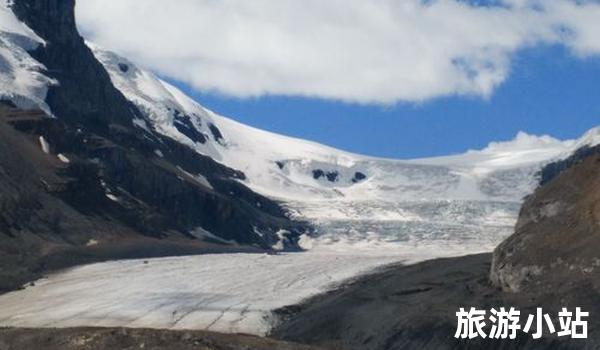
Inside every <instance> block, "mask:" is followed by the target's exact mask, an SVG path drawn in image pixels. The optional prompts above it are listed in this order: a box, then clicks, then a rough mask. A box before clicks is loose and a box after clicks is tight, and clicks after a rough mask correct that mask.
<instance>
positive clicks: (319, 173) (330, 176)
mask: <svg viewBox="0 0 600 350" xmlns="http://www.w3.org/2000/svg"><path fill="white" fill-rule="evenodd" d="M312 174H313V179H315V180H318V179H320V178H322V177H325V178H326V179H327V181H329V182H336V181H337V180H338V177H339V173H338V172H337V171H327V172H325V171H323V170H321V169H315V170H313V171H312Z"/></svg>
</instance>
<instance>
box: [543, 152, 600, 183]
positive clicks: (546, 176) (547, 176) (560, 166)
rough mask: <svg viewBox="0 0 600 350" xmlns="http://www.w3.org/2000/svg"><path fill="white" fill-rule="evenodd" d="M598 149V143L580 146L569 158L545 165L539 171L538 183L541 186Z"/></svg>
mask: <svg viewBox="0 0 600 350" xmlns="http://www.w3.org/2000/svg"><path fill="white" fill-rule="evenodd" d="M599 150H600V145H598V146H594V147H588V146H586V147H582V148H580V149H578V150H577V151H575V153H574V154H573V155H572V156H570V157H569V158H567V159H564V160H561V161H558V162H554V163H550V164H548V165H546V166H545V167H544V168H543V169H542V170H541V171H540V185H541V186H543V185H545V184H547V183H548V182H550V181H552V180H553V179H554V178H556V177H557V176H558V175H560V174H561V173H562V172H563V171H565V170H567V169H569V168H571V167H572V166H574V165H575V164H577V163H579V162H581V161H583V160H584V159H585V158H587V157H589V156H591V155H593V154H594V153H598V151H599Z"/></svg>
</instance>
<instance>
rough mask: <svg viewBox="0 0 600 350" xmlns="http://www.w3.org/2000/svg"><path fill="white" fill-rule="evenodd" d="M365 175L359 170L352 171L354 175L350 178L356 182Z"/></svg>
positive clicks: (364, 177) (365, 176)
mask: <svg viewBox="0 0 600 350" xmlns="http://www.w3.org/2000/svg"><path fill="white" fill-rule="evenodd" d="M366 178H367V175H365V174H363V173H361V172H360V171H357V172H355V173H354V177H353V178H352V182H353V183H358V182H361V181H362V180H364V179H366Z"/></svg>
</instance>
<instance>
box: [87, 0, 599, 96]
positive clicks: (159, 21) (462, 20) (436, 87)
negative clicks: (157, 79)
mask: <svg viewBox="0 0 600 350" xmlns="http://www.w3.org/2000/svg"><path fill="white" fill-rule="evenodd" d="M473 3H474V1H466V0H462V1H459V0H427V1H425V0H378V1H364V0H326V1H323V0H253V1H247V0H219V1H216V0H178V1H164V0H144V1H139V0H84V1H79V2H78V3H77V16H78V22H79V26H80V28H81V29H82V30H83V32H84V33H85V35H86V36H87V37H88V38H89V39H90V40H92V41H95V42H96V43H98V44H100V45H102V46H104V47H106V48H109V49H112V50H115V51H117V52H119V53H122V54H124V55H127V56H128V57H130V58H132V59H133V60H134V61H137V62H138V63H140V64H141V65H143V66H146V67H148V68H150V69H152V70H154V71H156V72H158V73H159V74H162V75H166V76H169V77H172V78H174V79H178V80H181V81H183V82H186V83H188V84H189V85H191V86H193V87H194V88H196V89H198V90H201V91H216V92H219V93H223V94H226V95H231V96H236V97H251V96H262V95H266V94H276V95H297V96H311V97H319V98H325V99H337V100H343V101H349V102H358V103H377V104H392V103H396V102H399V101H423V100H427V99H431V98H435V97H440V96H448V95H473V96H482V97H487V96H489V95H490V94H492V93H493V91H494V89H495V88H496V87H498V86H499V85H500V84H501V83H502V82H504V81H505V80H506V79H507V78H508V76H509V73H510V66H511V58H512V56H513V55H514V54H515V53H516V52H517V51H518V50H520V49H523V48H527V47H532V46H535V45H541V44H560V45H564V46H566V47H568V48H569V49H570V50H571V51H572V52H573V53H574V54H575V55H577V56H582V57H585V56H589V55H596V54H599V53H600V4H599V3H598V2H597V1H589V0H588V1H585V0H578V1H575V0H543V1H542V0H498V1H495V5H486V6H482V5H474V4H473Z"/></svg>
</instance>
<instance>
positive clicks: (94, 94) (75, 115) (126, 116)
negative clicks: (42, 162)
mask: <svg viewBox="0 0 600 350" xmlns="http://www.w3.org/2000/svg"><path fill="white" fill-rule="evenodd" d="M74 8H75V1H74V0H34V1H29V0H27V1H26V0H17V1H15V2H14V5H13V11H14V13H15V14H16V15H17V17H18V18H19V19H20V20H22V21H23V22H25V23H26V24H27V25H28V26H29V27H30V28H31V29H33V30H34V31H35V32H36V33H37V34H38V35H39V36H40V37H41V38H43V39H44V40H46V41H47V45H45V46H43V45H40V46H39V47H38V49H36V50H35V51H34V52H32V53H31V54H32V56H33V57H34V58H35V59H37V60H38V61H39V62H41V63H43V64H44V65H45V66H46V68H47V72H46V75H48V76H49V77H51V78H54V79H56V80H57V81H58V82H60V85H56V86H52V87H50V89H49V90H48V95H47V98H46V102H47V103H48V105H49V106H50V108H51V109H52V111H53V113H54V114H55V115H57V116H59V117H60V118H61V119H63V120H68V121H71V122H74V123H78V124H81V125H84V126H93V127H95V128H97V129H104V131H105V132H107V131H108V125H109V124H111V123H117V124H120V125H123V126H130V125H131V123H132V115H134V114H136V113H139V112H137V109H135V108H134V107H133V105H132V104H131V103H129V101H127V100H126V99H125V97H124V96H123V95H122V94H121V93H120V92H119V91H118V90H116V89H115V88H114V87H113V85H112V83H111V81H110V77H109V75H108V73H107V72H106V70H105V69H104V67H103V66H102V65H101V64H100V62H98V61H97V60H96V58H95V57H94V55H93V53H92V51H91V50H90V49H89V48H88V47H87V46H86V45H85V42H84V41H83V39H82V38H81V36H80V35H79V33H78V31H77V28H76V26H75V14H74Z"/></svg>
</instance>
